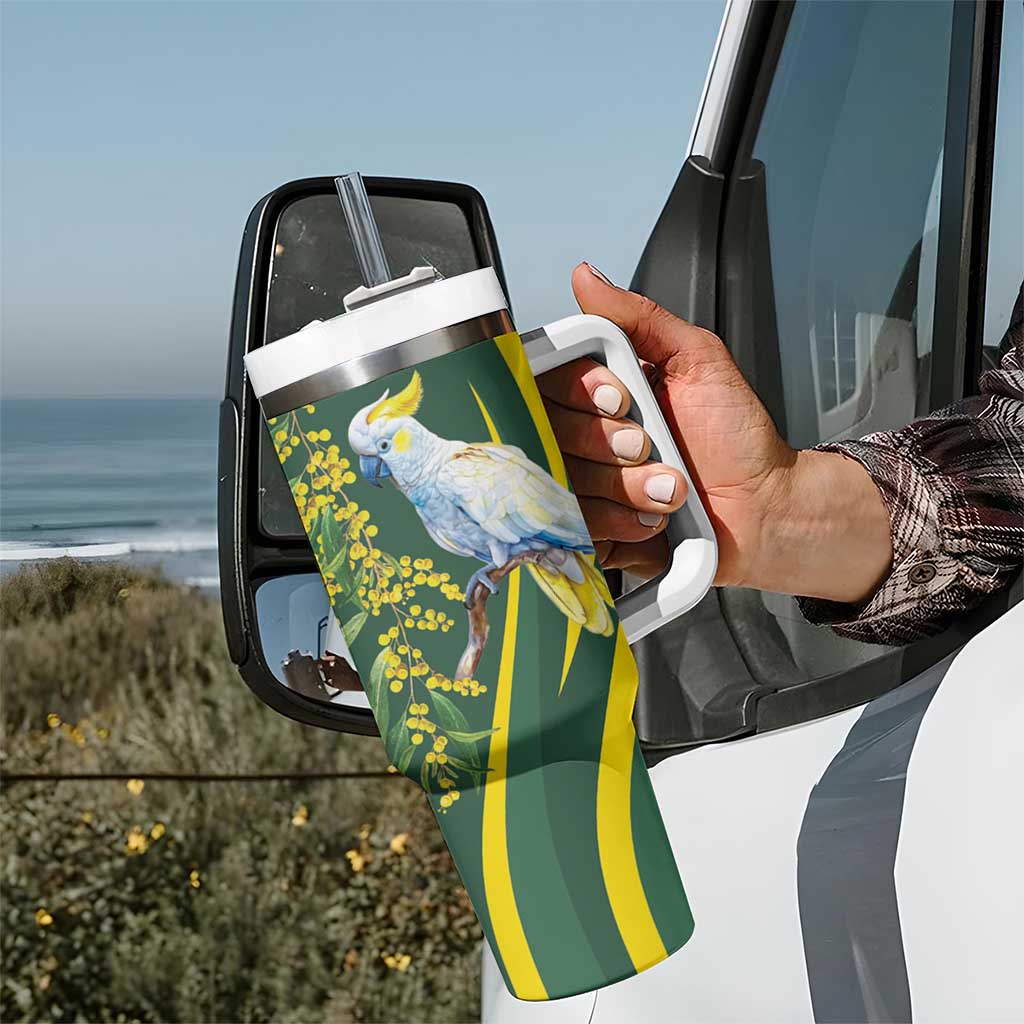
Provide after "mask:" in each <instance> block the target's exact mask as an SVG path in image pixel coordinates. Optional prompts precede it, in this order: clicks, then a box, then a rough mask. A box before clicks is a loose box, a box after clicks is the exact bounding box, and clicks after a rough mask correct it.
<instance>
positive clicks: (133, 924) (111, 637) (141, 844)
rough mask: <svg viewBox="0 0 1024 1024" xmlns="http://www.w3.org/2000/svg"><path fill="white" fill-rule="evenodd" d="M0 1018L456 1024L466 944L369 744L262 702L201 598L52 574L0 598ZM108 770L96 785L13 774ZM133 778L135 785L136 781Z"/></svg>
mask: <svg viewBox="0 0 1024 1024" xmlns="http://www.w3.org/2000/svg"><path fill="white" fill-rule="evenodd" d="M0 628H2V698H3V702H2V715H3V723H4V730H3V749H2V751H0V758H2V765H3V771H4V774H5V776H7V777H8V778H7V779H6V780H5V782H4V786H3V792H2V803H0V871H2V874H0V883H2V910H0V924H2V932H0V951H2V967H3V970H2V976H0V1017H2V1019H3V1020H5V1021H16V1020H18V1021H195V1022H199V1021H203V1022H228V1021H231V1022H234V1021H280V1022H284V1024H292V1022H294V1024H300V1022H301V1024H306V1022H320V1021H323V1022H325V1024H343V1022H349V1021H444V1022H453V1021H468V1020H475V1019H478V1017H479V960H480V942H481V934H480V930H479V927H478V925H477V923H476V919H475V917H474V915H473V912H472V909H471V907H470V905H469V902H468V899H467V897H466V894H465V891H464V889H463V888H462V886H461V884H460V882H459V879H458V876H457V875H456V873H455V871H454V868H453V865H452V862H451V859H450V857H449V855H448V851H447V849H446V848H445V846H444V844H443V842H442V840H441V838H440V833H439V832H438V830H437V827H436V824H435V822H434V819H433V816H432V814H431V812H430V810H429V808H428V806H427V803H426V800H425V798H424V796H423V793H422V791H421V790H420V789H419V788H418V787H416V786H415V785H414V784H413V783H412V782H410V781H408V780H407V779H405V778H403V777H401V776H398V775H388V774H384V776H383V777H378V778H370V779H358V778H336V779H320V780H316V779H297V780H289V781H283V780H265V779H262V780H257V781H222V780H210V781H194V780H193V781H173V780H168V779H153V778H152V777H149V778H146V776H152V775H154V774H165V773H169V774H175V775H197V774H198V775H203V776H232V775H243V774H244V775H279V776H280V775H304V774H310V773H323V772H330V773H347V772H363V771H371V772H373V771H379V772H382V773H386V769H387V759H386V756H385V754H384V751H383V747H382V746H381V744H380V741H379V740H376V739H368V738H358V737H350V736H336V735H332V734H328V733H326V732H322V731H319V730H314V729H310V728H306V727H303V726H300V725H298V724H296V723H294V722H291V721H289V720H287V719H285V718H283V717H281V716H279V715H277V714H276V713H275V712H273V711H271V710H270V709H269V708H267V707H265V706H264V705H262V704H261V703H260V702H259V701H258V700H257V699H256V698H255V697H254V696H253V695H252V694H251V693H250V692H249V691H248V689H247V688H246V687H245V685H244V683H243V682H242V681H241V679H240V678H239V676H238V674H237V672H236V671H235V669H234V667H233V666H232V665H231V663H230V660H229V658H228V655H227V651H226V648H225V644H224V640H223V635H222V626H221V622H220V611H219V608H218V607H217V605H216V603H215V602H214V601H211V600H210V599H209V598H206V597H204V596H202V595H201V594H200V593H199V592H198V591H195V590H190V589H187V588H185V587H182V586H179V585H177V584H174V583H172V582H170V581H168V580H167V579H165V578H163V577H162V576H160V575H158V574H154V573H148V572H143V571H140V570H137V569H134V568H131V567H128V566H124V565H120V564H116V563H94V564H89V565H86V564H84V563H81V562H75V561H72V560H67V559H62V560H56V561H53V562H47V563H38V564H33V565H28V566H25V567H23V568H21V569H20V570H19V571H18V572H16V573H14V574H12V575H10V576H8V577H7V578H5V579H4V580H3V582H2V583H0ZM81 774H93V775H120V776H123V777H121V778H117V779H109V778H106V779H96V780H92V781H82V780H70V781H59V780H52V779H31V780H29V781H12V780H11V778H10V777H11V776H19V777H20V776H24V775H32V776H39V775H62V776H63V775H81ZM137 776H141V777H137Z"/></svg>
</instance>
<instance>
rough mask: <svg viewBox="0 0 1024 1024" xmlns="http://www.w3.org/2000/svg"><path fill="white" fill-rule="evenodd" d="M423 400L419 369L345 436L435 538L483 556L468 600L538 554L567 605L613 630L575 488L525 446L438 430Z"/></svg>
mask: <svg viewBox="0 0 1024 1024" xmlns="http://www.w3.org/2000/svg"><path fill="white" fill-rule="evenodd" d="M422 399H423V384H422V381H421V379H420V375H419V373H418V372H417V371H413V375H412V379H411V380H410V381H409V383H408V384H407V385H406V386H405V387H404V388H403V389H402V390H401V391H400V392H399V393H398V394H396V395H393V396H390V395H389V393H388V392H387V391H385V392H384V394H383V395H381V397H380V398H379V399H377V401H375V402H372V403H371V404H370V405H367V406H366V407H365V408H363V409H360V410H359V412H357V413H356V415H355V416H353V417H352V422H351V423H350V425H349V428H348V442H349V444H350V445H351V446H352V450H353V451H354V452H355V453H356V454H357V455H358V456H359V468H360V471H361V472H362V474H363V476H364V477H365V478H366V479H367V480H368V481H369V482H370V483H371V484H374V485H375V486H377V487H379V486H381V481H382V480H384V479H386V478H388V477H390V478H391V480H393V481H394V483H395V485H396V486H397V487H398V489H399V490H400V491H401V492H402V493H403V494H404V495H405V496H406V498H408V499H409V501H410V502H412V505H413V508H415V509H416V512H417V513H418V515H419V517H420V519H421V520H422V522H423V525H424V526H425V527H426V529H427V533H429V534H430V536H431V538H433V540H434V541H435V542H436V543H437V544H438V545H440V546H441V547H442V548H444V549H445V550H446V551H451V552H453V553H454V554H457V555H463V556H465V557H467V558H477V559H479V560H480V561H481V562H483V563H484V565H483V568H481V569H479V570H477V571H476V572H475V573H474V574H473V575H472V577H471V578H470V580H469V583H468V584H467V586H466V590H465V593H466V596H467V599H468V597H469V596H470V595H471V594H472V592H473V588H474V587H475V585H476V584H477V583H483V584H484V585H485V586H486V587H487V588H488V589H489V590H490V591H491V592H492V593H496V592H497V586H496V584H495V583H494V582H493V581H492V580H491V579H490V577H489V576H488V575H487V573H488V572H490V571H491V570H493V569H495V568H500V567H501V566H503V565H505V564H506V563H507V562H508V561H509V560H510V559H511V558H514V557H515V556H516V555H521V554H524V553H531V554H533V555H534V557H535V558H536V559H537V560H536V561H534V560H531V561H528V562H527V563H526V567H527V569H528V570H529V572H530V573H531V574H532V576H533V578H534V579H535V580H536V582H537V584H538V586H539V587H540V588H541V590H543V591H544V593H545V594H547V596H548V597H549V598H550V599H551V601H552V602H553V603H554V604H555V605H556V606H557V607H558V608H559V609H560V610H561V611H562V612H563V614H565V615H566V616H568V617H569V618H570V619H572V620H573V621H574V622H576V623H578V624H579V625H580V626H582V627H584V628H585V629H587V630H589V631H590V632H591V633H597V634H599V635H601V636H609V635H610V634H611V632H612V630H613V628H614V622H613V619H612V616H611V612H610V608H611V607H612V597H611V594H610V593H609V591H608V586H607V584H606V582H605V579H604V576H603V574H602V573H601V570H600V569H599V568H598V567H597V565H596V564H595V561H594V546H593V543H592V542H591V539H590V535H589V534H588V533H587V528H586V524H585V523H584V521H583V516H582V514H581V513H580V509H579V505H578V504H577V503H576V500H575V498H574V497H573V495H572V494H571V493H570V492H569V491H568V490H566V488H564V487H562V486H560V485H559V484H558V483H557V482H556V481H555V480H554V479H553V478H552V477H551V476H550V474H548V473H546V472H545V471H544V470H543V469H541V468H540V466H538V465H537V464H536V463H534V462H531V461H530V459H528V458H527V457H526V455H525V453H524V452H523V451H522V450H521V449H519V448H516V447H513V446H512V445H508V444H497V443H493V442H482V443H467V442H466V441H449V440H447V439H446V438H443V437H439V436H438V435H437V434H435V433H433V432H432V431H430V430H428V429H427V428H426V427H425V426H423V424H422V423H420V422H419V421H418V420H417V419H415V413H416V412H417V410H418V409H419V407H420V402H421V401H422Z"/></svg>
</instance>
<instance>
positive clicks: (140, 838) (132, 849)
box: [124, 825, 149, 855]
mask: <svg viewBox="0 0 1024 1024" xmlns="http://www.w3.org/2000/svg"><path fill="white" fill-rule="evenodd" d="M126 839H127V841H126V842H125V844H124V850H125V853H127V854H129V855H132V854H137V853H145V852H146V850H147V848H148V847H149V836H147V835H146V833H145V832H143V831H142V829H141V828H139V826H138V825H132V827H131V828H130V829H129V830H128V835H127V837H126Z"/></svg>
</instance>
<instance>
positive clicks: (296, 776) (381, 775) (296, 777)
mask: <svg viewBox="0 0 1024 1024" xmlns="http://www.w3.org/2000/svg"><path fill="white" fill-rule="evenodd" d="M404 778H405V776H404V775H401V774H400V773H398V772H387V771H383V772H288V773H284V774H277V773H275V774H262V773H246V774H239V775H214V774H210V773H206V772H74V773H64V772H0V787H2V786H7V785H12V784H14V783H18V782H103V781H110V782H131V781H132V780H133V779H139V780H140V781H142V782H196V783H208V782H321V781H324V780H328V779H404Z"/></svg>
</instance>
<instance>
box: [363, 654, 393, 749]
mask: <svg viewBox="0 0 1024 1024" xmlns="http://www.w3.org/2000/svg"><path fill="white" fill-rule="evenodd" d="M387 664H388V649H387V648H386V647H382V648H381V650H380V654H378V655H377V657H376V658H375V659H374V662H373V665H372V666H371V668H370V678H369V679H368V680H367V681H366V698H367V700H369V702H370V707H371V708H373V717H374V718H376V719H377V728H378V729H380V734H381V736H386V735H387V733H388V711H389V708H388V689H387V686H386V683H387V680H386V679H385V678H384V669H385V668H387Z"/></svg>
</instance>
